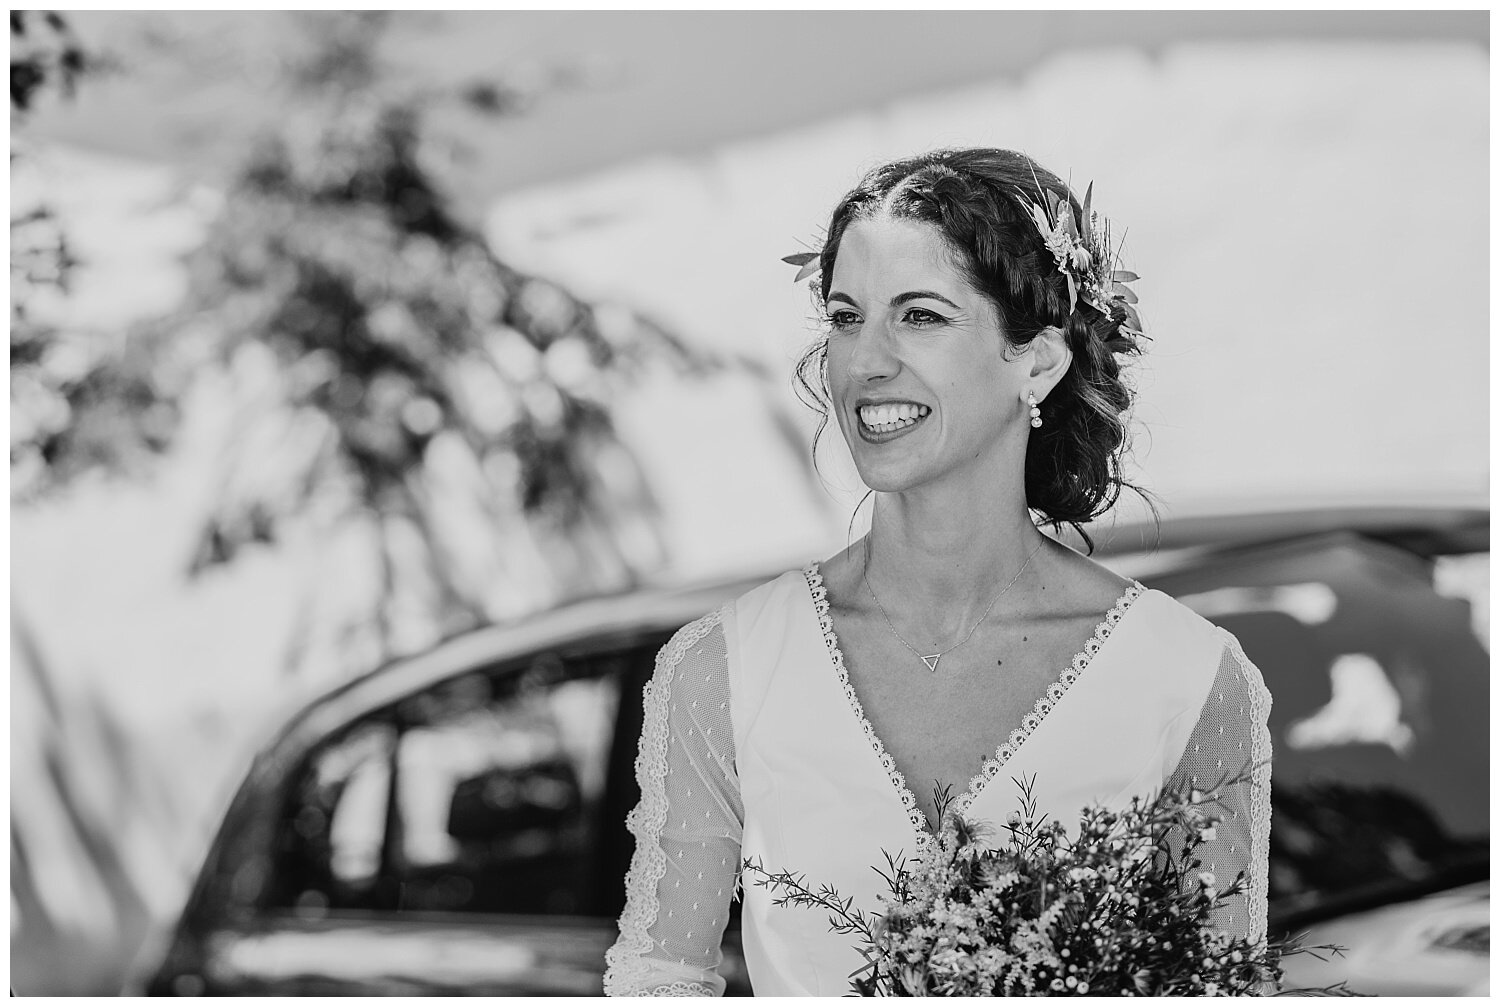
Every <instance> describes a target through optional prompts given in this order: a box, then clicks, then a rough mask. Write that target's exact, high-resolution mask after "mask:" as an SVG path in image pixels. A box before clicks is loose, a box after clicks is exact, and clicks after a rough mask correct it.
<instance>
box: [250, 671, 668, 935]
mask: <svg viewBox="0 0 1500 1007" xmlns="http://www.w3.org/2000/svg"><path fill="white" fill-rule="evenodd" d="M652 656H653V649H652V648H631V649H629V650H625V651H621V652H618V653H613V654H607V655H604V656H595V657H590V658H588V659H585V660H564V659H562V658H560V657H558V656H557V655H554V654H542V655H539V656H537V657H536V658H534V659H533V660H531V661H530V662H528V663H527V664H526V665H525V666H524V667H522V668H514V669H510V670H508V671H501V672H492V671H475V672H471V673H469V674H465V675H460V676H457V677H455V678H451V679H449V680H447V681H444V682H442V683H440V684H438V685H435V686H432V687H430V688H428V689H425V690H423V691H421V692H418V693H415V694H413V695H411V696H408V697H406V698H404V699H403V700H401V701H400V702H398V703H395V704H393V705H391V706H388V707H385V708H382V709H380V710H376V711H373V712H371V713H370V714H368V715H367V716H365V717H362V718H360V719H359V720H358V721H357V722H356V723H354V724H352V725H350V726H349V727H348V728H347V729H345V730H344V731H341V732H339V733H338V735H336V736H335V737H333V738H330V739H329V740H328V741H327V742H325V743H324V744H323V745H321V746H320V747H318V748H317V749H315V750H314V751H313V752H312V753H311V754H310V755H309V757H308V759H307V760H306V763H305V766H304V768H303V769H302V771H301V772H300V774H299V775H298V777H297V779H296V781H295V782H294V784H293V786H292V788H291V795H290V798H289V801H288V805H287V808H286V810H285V812H284V814H283V816H282V824H281V842H280V844H279V853H278V858H277V870H276V878H275V883H274V884H273V886H272V890H273V891H274V892H275V893H276V894H275V896H274V899H273V902H274V903H275V904H276V905H278V906H281V907H284V908H290V909H293V910H294V911H296V912H298V913H299V914H302V915H309V916H317V915H321V914H323V913H326V912H329V911H333V910H379V911H382V912H387V913H392V912H393V913H403V912H407V913H452V912H461V913H519V914H528V915H531V914H539V915H559V914H560V915H575V914H585V915H592V914H597V913H600V912H601V897H600V895H599V894H598V893H599V892H600V891H601V890H604V889H606V888H613V887H617V886H618V884H619V882H618V879H611V878H610V877H609V875H610V873H611V872H612V871H613V870H615V869H616V866H615V865H616V864H617V862H618V853H617V851H614V850H612V849H610V848H608V847H611V846H612V845H614V844H615V843H616V842H617V836H616V830H615V829H614V828H613V827H612V824H611V822H610V821H609V820H608V816H609V814H611V813H612V810H613V808H614V806H616V805H618V803H619V802H620V798H618V797H615V796H613V795H610V796H609V799H608V800H606V796H607V795H606V790H607V788H608V787H610V786H617V785H618V782H617V779H616V778H617V776H618V774H612V772H611V765H610V763H611V750H612V746H614V742H615V732H616V723H617V722H618V721H620V720H621V719H622V714H621V709H620V704H621V698H622V695H623V696H629V697H630V701H631V702H633V703H634V704H635V705H636V706H638V705H639V702H640V700H639V683H640V682H642V681H644V678H645V676H646V675H647V674H649V668H650V663H651V660H652ZM636 716H637V717H638V714H636ZM624 719H626V720H630V719H631V718H630V717H626V718H624ZM605 901H607V900H605Z"/></svg>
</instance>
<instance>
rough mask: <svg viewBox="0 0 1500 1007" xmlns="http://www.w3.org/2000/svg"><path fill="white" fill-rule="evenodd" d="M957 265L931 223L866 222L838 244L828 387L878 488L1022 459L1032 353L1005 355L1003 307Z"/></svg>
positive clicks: (858, 461)
mask: <svg viewBox="0 0 1500 1007" xmlns="http://www.w3.org/2000/svg"><path fill="white" fill-rule="evenodd" d="M952 259H953V253H952V252H951V251H950V250H949V248H948V246H947V245H946V244H945V243H944V241H943V238H942V236H941V233H940V232H939V231H938V229H937V228H936V227H935V226H933V225H931V224H927V223H925V222H922V221H914V220H902V219H889V218H884V217H880V218H875V219H870V220H860V221H858V222H856V223H853V224H851V225H849V228H848V229H847V230H846V231H845V232H844V235H843V238H842V240H841V241H840V243H839V251H838V257H837V259H836V260H835V262H834V268H833V280H832V283H831V284H830V286H829V293H828V317H829V323H830V331H829V337H828V385H829V391H830V392H831V394H832V400H833V411H834V413H835V414H836V415H837V417H838V423H839V428H840V429H841V430H842V431H843V433H844V439H845V441H847V442H848V444H849V450H850V452H851V453H852V454H853V455H854V463H855V465H856V467H857V468H858V469H859V474H860V477H861V478H862V479H863V480H864V482H865V485H867V486H869V487H870V488H871V489H874V490H880V491H882V492H895V491H899V490H905V489H910V488H912V487H915V486H919V485H923V484H928V483H933V482H936V481H940V480H943V479H944V478H945V477H948V476H951V475H953V474H954V473H957V472H961V471H976V472H977V471H984V470H988V471H989V472H992V473H993V472H995V471H997V469H996V466H997V464H999V463H1001V462H1002V460H1003V459H1004V458H1005V457H1006V455H1007V454H1010V455H1011V456H1012V457H1016V458H1020V459H1024V457H1025V454H1024V452H1025V442H1026V441H1025V433H1026V430H1027V428H1028V420H1029V416H1028V413H1027V411H1026V407H1025V401H1024V399H1025V382H1026V381H1027V379H1028V377H1029V375H1030V367H1029V363H1028V360H1029V357H1030V354H1015V353H1010V354H1007V352H1006V350H1007V345H1006V342H1005V338H1004V335H1003V334H1002V333H1001V331H1000V323H999V319H998V317H997V313H996V311H995V307H994V305H993V304H992V303H990V301H989V299H988V298H987V297H985V296H984V295H983V294H981V293H979V291H977V290H975V289H974V288H973V287H972V286H970V285H969V282H968V280H967V279H966V278H965V276H964V274H963V273H962V272H961V271H960V270H959V268H958V267H957V266H956V265H955V264H954V262H953V261H952ZM1002 468H1003V466H1002Z"/></svg>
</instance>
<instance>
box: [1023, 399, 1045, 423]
mask: <svg viewBox="0 0 1500 1007" xmlns="http://www.w3.org/2000/svg"><path fill="white" fill-rule="evenodd" d="M1026 404H1027V405H1028V406H1030V407H1031V425H1032V426H1033V427H1039V426H1041V425H1042V407H1041V406H1039V405H1037V404H1036V392H1027V393H1026Z"/></svg>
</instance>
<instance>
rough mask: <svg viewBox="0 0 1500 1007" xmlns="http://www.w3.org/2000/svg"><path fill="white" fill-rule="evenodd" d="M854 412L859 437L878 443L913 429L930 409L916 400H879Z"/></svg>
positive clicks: (928, 413)
mask: <svg viewBox="0 0 1500 1007" xmlns="http://www.w3.org/2000/svg"><path fill="white" fill-rule="evenodd" d="M855 412H856V414H857V415H858V417H859V435H860V437H862V438H863V439H865V440H866V441H869V442H871V443H876V444H879V443H883V442H885V441H889V440H894V439H895V438H897V437H901V436H903V435H905V434H908V433H910V432H911V431H913V430H915V429H916V428H917V426H918V425H919V424H921V422H922V421H923V420H925V419H926V418H927V417H928V415H930V414H931V413H932V410H931V409H930V408H929V407H927V406H924V405H921V404H920V403H916V402H881V403H878V404H867V405H862V406H860V407H859V408H858V409H857V410H855Z"/></svg>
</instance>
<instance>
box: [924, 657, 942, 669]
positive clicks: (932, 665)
mask: <svg viewBox="0 0 1500 1007" xmlns="http://www.w3.org/2000/svg"><path fill="white" fill-rule="evenodd" d="M942 656H943V655H942V654H928V655H927V656H926V657H924V658H922V663H923V664H925V665H927V670H928V671H937V663H938V661H939V660H940V659H941V658H942Z"/></svg>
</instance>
